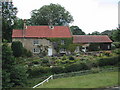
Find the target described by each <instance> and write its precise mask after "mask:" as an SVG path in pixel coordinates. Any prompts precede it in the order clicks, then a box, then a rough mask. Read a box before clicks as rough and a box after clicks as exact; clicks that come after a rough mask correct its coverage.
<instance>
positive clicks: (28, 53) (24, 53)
mask: <svg viewBox="0 0 120 90" xmlns="http://www.w3.org/2000/svg"><path fill="white" fill-rule="evenodd" d="M22 56H27V57H32V56H33V55H32V52H31V51H29V50H27V49H26V48H23V55H22Z"/></svg>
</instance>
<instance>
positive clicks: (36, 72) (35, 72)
mask: <svg viewBox="0 0 120 90" xmlns="http://www.w3.org/2000/svg"><path fill="white" fill-rule="evenodd" d="M28 73H29V75H30V76H31V77H37V76H42V75H43V74H46V73H50V68H48V67H41V66H33V67H31V68H30V69H29V70H28Z"/></svg>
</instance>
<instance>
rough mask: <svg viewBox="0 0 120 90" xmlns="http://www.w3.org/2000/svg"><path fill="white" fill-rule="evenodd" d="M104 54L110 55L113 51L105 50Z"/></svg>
mask: <svg viewBox="0 0 120 90" xmlns="http://www.w3.org/2000/svg"><path fill="white" fill-rule="evenodd" d="M103 54H104V55H106V56H110V54H111V51H104V52H103Z"/></svg>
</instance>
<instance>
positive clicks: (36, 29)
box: [12, 26, 72, 38]
mask: <svg viewBox="0 0 120 90" xmlns="http://www.w3.org/2000/svg"><path fill="white" fill-rule="evenodd" d="M12 37H13V38H16V37H58V38H69V37H72V35H71V33H70V29H69V27H68V26H54V29H50V28H49V26H27V29H25V30H24V34H23V30H13V34H12Z"/></svg>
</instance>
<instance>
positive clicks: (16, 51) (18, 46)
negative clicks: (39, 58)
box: [11, 41, 23, 57]
mask: <svg viewBox="0 0 120 90" xmlns="http://www.w3.org/2000/svg"><path fill="white" fill-rule="evenodd" d="M11 48H12V50H13V55H14V56H15V57H20V56H22V54H23V45H22V43H21V42H20V41H14V42H12V45H11Z"/></svg>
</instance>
